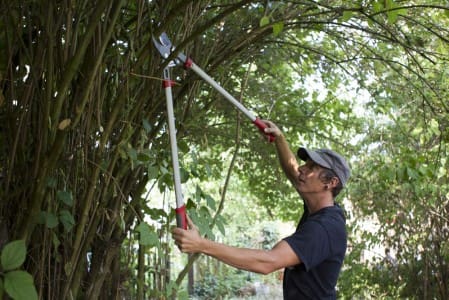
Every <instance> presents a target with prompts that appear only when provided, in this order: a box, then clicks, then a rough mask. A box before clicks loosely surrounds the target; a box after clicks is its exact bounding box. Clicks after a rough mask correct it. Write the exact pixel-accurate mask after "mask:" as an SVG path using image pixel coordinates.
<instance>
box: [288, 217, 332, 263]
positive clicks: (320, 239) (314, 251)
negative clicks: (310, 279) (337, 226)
mask: <svg viewBox="0 0 449 300" xmlns="http://www.w3.org/2000/svg"><path fill="white" fill-rule="evenodd" d="M284 240H285V241H286V242H287V243H288V244H289V245H290V247H291V248H292V249H293V251H294V252H295V253H296V255H297V256H298V258H299V259H300V260H301V262H302V263H303V264H304V266H305V268H306V270H307V271H309V270H310V269H312V268H314V267H315V266H317V265H318V264H320V263H321V262H322V261H323V260H324V259H326V257H328V255H329V253H330V245H329V238H328V235H327V232H326V230H325V229H324V227H323V225H321V224H320V223H319V222H316V221H309V222H306V223H305V224H303V225H302V226H301V227H300V228H299V229H298V230H297V231H296V232H295V233H294V234H292V235H291V236H288V237H286V238H285V239H284Z"/></svg>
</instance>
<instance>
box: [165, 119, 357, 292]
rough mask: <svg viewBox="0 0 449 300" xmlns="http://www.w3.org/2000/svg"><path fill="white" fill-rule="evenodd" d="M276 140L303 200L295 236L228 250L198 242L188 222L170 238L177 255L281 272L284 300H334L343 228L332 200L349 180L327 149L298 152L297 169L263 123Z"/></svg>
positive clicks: (279, 140) (272, 130) (280, 139)
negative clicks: (199, 255) (262, 247)
mask: <svg viewBox="0 0 449 300" xmlns="http://www.w3.org/2000/svg"><path fill="white" fill-rule="evenodd" d="M264 122H265V123H266V124H267V126H268V128H266V129H265V132H266V133H269V134H272V135H274V136H275V137H276V139H275V145H276V150H277V153H278V157H279V161H280V163H281V166H282V169H283V171H284V173H285V174H286V176H287V178H288V179H289V180H290V182H291V183H292V184H293V186H294V187H295V189H296V191H297V192H298V193H299V195H300V196H301V198H302V199H303V200H304V213H303V215H302V217H301V219H300V221H299V224H298V227H297V229H296V232H295V233H293V234H292V235H291V236H289V237H287V238H285V239H283V240H281V241H280V242H278V243H277V244H276V245H275V246H274V247H273V248H272V249H271V250H268V251H267V250H260V249H246V248H236V247H231V246H227V245H225V244H221V243H216V242H214V241H210V240H207V239H205V238H202V237H201V236H200V234H199V232H198V229H197V227H196V226H195V225H194V224H193V223H192V221H191V220H190V219H189V218H188V225H189V229H188V230H183V229H180V228H176V229H174V230H173V232H172V234H173V238H174V240H175V243H176V245H177V246H178V247H179V249H180V250H181V251H182V252H188V253H196V252H200V253H203V254H206V255H209V256H211V257H214V258H216V259H218V260H220V261H222V262H224V263H226V264H228V265H231V266H234V267H236V268H239V269H243V270H247V271H252V272H256V273H261V274H268V273H271V272H274V271H276V270H279V269H281V268H285V271H284V282H283V290H284V299H295V300H297V299H335V298H336V291H335V286H336V283H337V278H338V275H339V273H340V269H341V266H342V263H343V258H344V256H345V252H346V243H347V236H346V226H345V217H344V214H343V211H342V209H341V208H340V207H339V206H338V205H336V204H335V202H334V199H335V197H336V196H337V195H338V193H339V192H340V191H341V189H342V188H343V187H344V185H345V184H346V182H347V180H348V179H349V175H350V170H349V167H348V164H347V162H346V161H345V159H344V158H343V157H341V156H340V155H339V154H337V153H335V152H333V151H331V150H327V149H322V150H317V151H311V150H308V149H305V148H299V150H298V152H297V155H298V157H299V158H300V159H301V160H303V161H304V162H305V164H303V165H301V166H300V165H299V164H298V162H297V160H296V157H295V155H294V154H293V153H292V151H291V150H290V147H289V145H288V143H287V141H286V140H285V138H284V136H283V134H282V132H281V131H280V130H279V128H278V127H277V126H276V125H275V124H274V123H272V122H270V121H264Z"/></svg>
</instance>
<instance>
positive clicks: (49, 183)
mask: <svg viewBox="0 0 449 300" xmlns="http://www.w3.org/2000/svg"><path fill="white" fill-rule="evenodd" d="M57 183H58V180H57V179H56V178H54V177H48V178H47V187H49V188H51V189H54V188H56V185H57Z"/></svg>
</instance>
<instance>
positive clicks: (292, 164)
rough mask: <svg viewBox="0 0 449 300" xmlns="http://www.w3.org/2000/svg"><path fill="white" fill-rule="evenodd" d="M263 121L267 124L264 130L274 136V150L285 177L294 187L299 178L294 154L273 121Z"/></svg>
mask: <svg viewBox="0 0 449 300" xmlns="http://www.w3.org/2000/svg"><path fill="white" fill-rule="evenodd" d="M264 122H265V124H267V126H268V127H267V128H266V129H265V132H266V133H271V134H273V135H274V136H275V137H276V139H275V145H276V151H277V154H278V158H279V162H280V164H281V167H282V170H283V171H284V173H285V175H286V176H287V178H288V179H289V180H290V181H291V182H292V184H293V186H295V187H296V184H297V182H298V178H299V171H298V168H299V164H298V161H297V159H296V156H295V155H294V154H293V152H292V151H291V150H290V146H289V144H288V142H287V140H286V139H285V137H284V135H283V134H282V131H281V130H280V129H279V128H278V127H277V126H276V125H275V124H274V123H273V122H271V121H266V120H264Z"/></svg>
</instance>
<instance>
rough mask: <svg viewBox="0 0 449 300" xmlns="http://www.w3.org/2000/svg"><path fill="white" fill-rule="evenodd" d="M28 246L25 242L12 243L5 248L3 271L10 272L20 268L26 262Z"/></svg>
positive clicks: (2, 263) (2, 257)
mask: <svg viewBox="0 0 449 300" xmlns="http://www.w3.org/2000/svg"><path fill="white" fill-rule="evenodd" d="M25 257H26V246H25V241H24V240H16V241H12V242H10V243H8V244H6V246H5V247H4V248H3V251H2V254H1V260H0V261H1V265H2V268H3V270H5V271H10V270H13V269H17V268H18V267H20V266H21V265H22V264H23V262H24V261H25Z"/></svg>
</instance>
